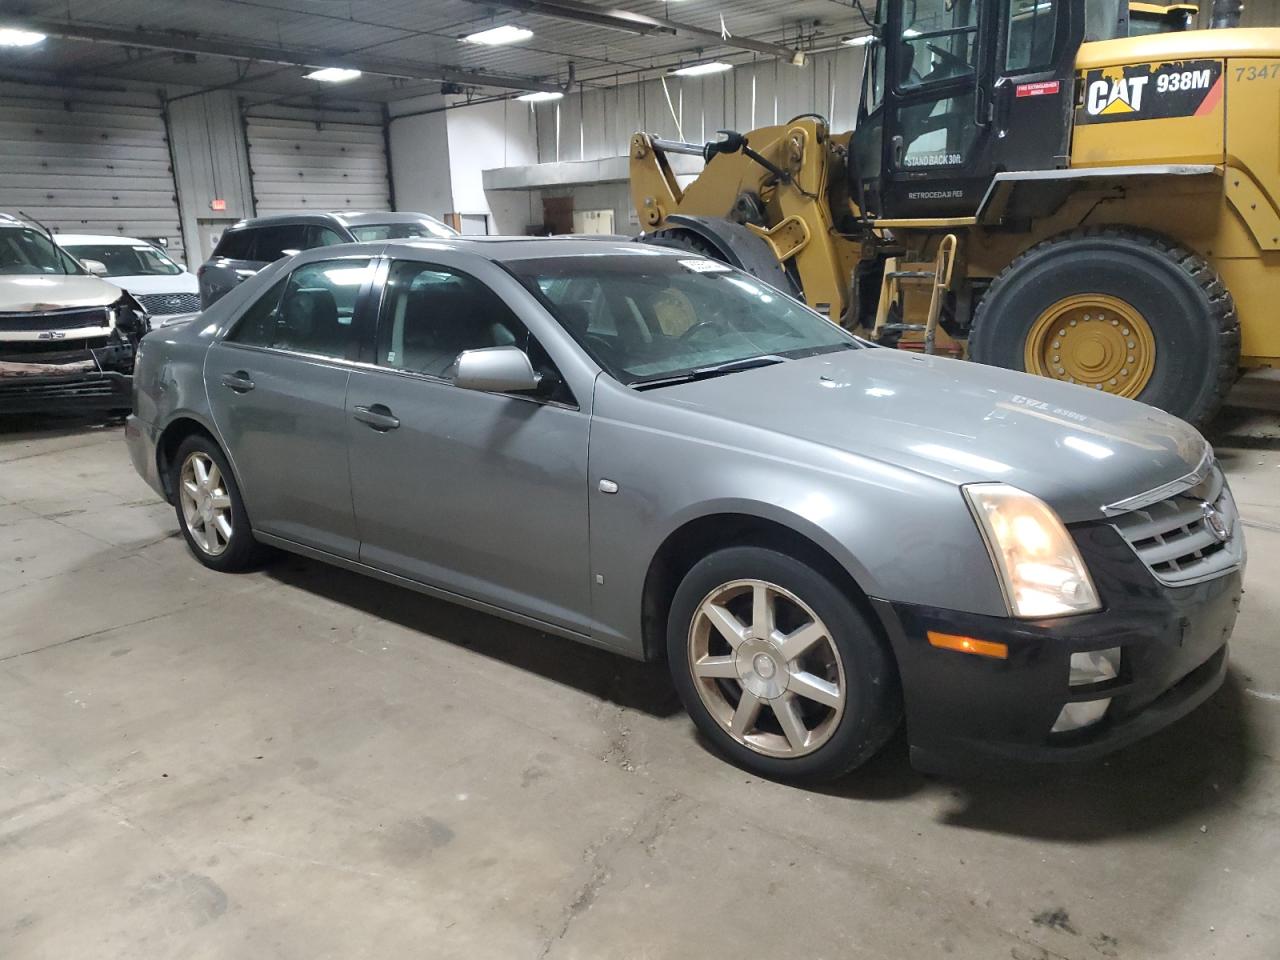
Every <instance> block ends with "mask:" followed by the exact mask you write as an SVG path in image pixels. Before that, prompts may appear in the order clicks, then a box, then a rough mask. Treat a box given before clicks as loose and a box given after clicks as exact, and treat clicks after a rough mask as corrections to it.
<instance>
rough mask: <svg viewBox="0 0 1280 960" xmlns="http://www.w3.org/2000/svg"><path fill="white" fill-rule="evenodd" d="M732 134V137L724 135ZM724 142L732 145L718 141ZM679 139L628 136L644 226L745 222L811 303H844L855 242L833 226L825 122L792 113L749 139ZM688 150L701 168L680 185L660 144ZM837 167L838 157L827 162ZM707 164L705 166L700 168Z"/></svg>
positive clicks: (826, 307) (837, 308)
mask: <svg viewBox="0 0 1280 960" xmlns="http://www.w3.org/2000/svg"><path fill="white" fill-rule="evenodd" d="M735 137H736V138H737V141H735V140H734V139H733V138H735ZM726 141H727V142H728V145H729V146H733V147H736V148H735V149H725V147H726ZM726 141H713V142H712V143H711V144H706V145H702V144H685V143H679V142H673V141H667V140H663V139H661V138H658V137H653V136H651V135H649V134H646V133H637V134H635V136H633V137H632V139H631V198H632V202H633V203H634V205H635V208H636V210H637V212H638V213H639V216H640V222H641V224H642V225H643V226H644V228H645V230H646V231H654V230H662V229H665V228H677V227H678V225H677V224H675V223H673V222H671V221H670V218H671V217H672V216H676V215H681V214H683V215H687V216H693V217H698V218H710V219H709V220H708V221H706V222H709V223H712V224H713V225H714V221H715V220H716V219H721V220H727V221H730V222H731V223H739V224H744V225H745V226H746V227H747V228H748V229H749V230H751V231H752V232H753V233H755V234H756V235H757V236H759V237H760V238H761V239H762V240H763V241H764V242H765V243H766V244H768V246H769V247H770V249H771V250H772V251H773V254H774V256H775V257H776V258H777V259H778V261H779V262H780V263H782V264H784V266H786V267H787V269H788V271H789V272H791V273H792V275H793V276H794V277H796V278H797V279H798V281H799V285H800V287H801V289H802V291H803V294H804V298H805V300H806V301H807V302H808V303H809V305H810V306H812V307H813V308H814V309H816V310H819V311H820V312H823V313H826V314H828V315H829V316H831V317H841V316H843V315H844V314H845V311H846V310H847V309H848V305H849V291H850V278H851V274H852V270H853V266H854V263H856V260H857V256H856V247H855V248H854V252H853V254H851V253H850V250H849V248H850V244H849V243H848V242H847V240H842V238H841V237H840V236H839V235H838V234H837V231H836V229H835V226H834V224H833V221H832V213H831V208H830V200H829V195H828V190H829V186H830V183H829V180H830V178H831V177H832V176H833V175H834V172H835V167H833V162H832V161H833V153H834V151H836V150H837V149H839V147H838V145H837V144H835V143H833V142H832V140H831V137H830V135H829V133H828V131H827V128H826V124H824V123H822V122H821V121H819V120H817V119H815V118H810V117H804V118H797V119H796V120H794V121H792V122H791V123H788V124H783V125H780V126H775V127H764V128H761V129H759V130H754V131H752V133H751V135H750V141H749V142H748V141H747V138H745V137H741V135H737V134H733V135H730V136H729V137H727V138H726ZM672 152H676V153H691V154H697V155H700V156H702V157H703V158H704V159H706V168H705V171H704V173H703V174H702V175H700V176H699V177H697V179H695V180H694V181H693V182H692V183H690V184H688V186H687V187H684V188H682V187H681V186H680V184H679V182H678V180H677V177H676V175H675V173H674V172H673V170H672V166H671V163H670V162H669V160H668V156H667V155H668V153H672ZM836 166H837V167H838V168H839V169H840V170H842V169H843V166H842V164H840V163H839V161H838V159H837V161H836ZM708 172H709V173H710V175H708Z"/></svg>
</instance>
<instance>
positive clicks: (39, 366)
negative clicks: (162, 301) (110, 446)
mask: <svg viewBox="0 0 1280 960" xmlns="http://www.w3.org/2000/svg"><path fill="white" fill-rule="evenodd" d="M148 327H149V321H148V318H147V312H146V310H144V309H143V308H142V306H141V305H140V304H139V303H138V301H137V300H135V299H134V298H133V297H132V296H130V295H129V294H128V293H126V292H125V291H123V290H121V289H120V288H119V287H117V286H115V285H114V284H111V283H108V282H107V281H105V280H100V279H99V278H97V277H94V276H90V275H89V274H88V273H87V272H86V271H85V269H84V267H82V266H81V265H80V263H79V262H78V261H77V260H76V259H75V258H73V257H71V256H70V255H68V254H67V253H66V252H65V251H63V250H62V249H61V248H59V247H58V245H57V244H56V243H54V242H53V239H52V237H51V236H50V235H49V233H48V231H47V230H45V229H43V228H42V227H40V226H39V225H38V224H34V223H28V222H26V221H24V220H20V219H18V218H16V217H13V216H10V215H8V214H0V413H33V412H39V413H43V412H48V411H54V410H108V411H114V410H121V411H127V410H129V409H130V407H131V405H132V400H131V393H132V374H133V358H134V354H135V352H136V349H137V346H138V340H139V339H140V338H141V337H142V335H143V334H144V333H146V331H147V329H148Z"/></svg>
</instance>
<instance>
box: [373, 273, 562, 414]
mask: <svg viewBox="0 0 1280 960" xmlns="http://www.w3.org/2000/svg"><path fill="white" fill-rule="evenodd" d="M504 346H515V347H519V348H520V349H521V350H524V351H525V353H527V354H528V355H529V360H530V362H531V363H532V364H533V367H534V369H535V370H537V371H538V372H539V373H541V374H542V375H543V377H544V379H545V381H546V383H547V393H545V394H544V396H546V397H548V398H549V399H554V400H559V401H561V402H569V403H571V402H572V401H573V397H572V395H571V394H569V392H568V388H567V387H566V386H565V385H564V383H563V380H562V378H561V377H560V374H559V372H558V371H557V370H556V369H555V367H554V365H553V364H552V362H551V358H550V357H549V356H548V355H547V353H546V351H545V350H544V349H543V348H542V346H541V344H539V343H538V342H537V341H536V340H535V339H534V338H533V336H532V335H531V334H530V333H529V329H528V328H527V327H526V326H525V325H524V324H523V323H522V322H521V321H520V320H519V319H518V318H517V317H516V315H515V314H514V313H512V311H511V308H510V307H508V306H507V305H506V304H505V303H504V302H503V301H502V299H501V298H500V297H499V296H498V295H497V294H496V293H494V292H493V291H492V290H490V289H489V287H488V286H486V285H485V284H484V283H482V282H481V281H479V280H477V279H476V278H475V277H472V276H470V275H469V274H465V273H462V272H460V271H457V270H453V269H451V268H449V267H441V266H436V265H434V264H428V263H419V262H417V261H412V260H396V261H393V262H392V264H391V269H390V271H389V272H388V274H387V282H386V289H385V291H384V293H383V297H382V310H381V315H380V317H379V320H378V352H377V363H378V365H379V366H383V367H390V368H392V369H395V370H409V371H412V372H414V373H425V374H429V375H430V376H433V377H441V378H446V379H447V378H449V377H451V376H452V375H453V372H454V365H455V363H456V361H457V359H458V354H460V353H462V352H463V351H464V350H478V349H481V348H484V347H504Z"/></svg>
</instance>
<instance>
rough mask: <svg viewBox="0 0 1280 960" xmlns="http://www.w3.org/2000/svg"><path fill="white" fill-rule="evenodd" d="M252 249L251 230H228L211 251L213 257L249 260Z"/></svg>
mask: <svg viewBox="0 0 1280 960" xmlns="http://www.w3.org/2000/svg"><path fill="white" fill-rule="evenodd" d="M252 247H253V231H252V230H228V231H226V232H225V233H224V234H223V235H222V237H221V238H220V239H219V240H218V245H217V246H216V247H215V248H214V250H213V255H214V256H215V257H226V258H227V259H228V260H251V259H253V258H252V257H251V256H250V252H251V248H252Z"/></svg>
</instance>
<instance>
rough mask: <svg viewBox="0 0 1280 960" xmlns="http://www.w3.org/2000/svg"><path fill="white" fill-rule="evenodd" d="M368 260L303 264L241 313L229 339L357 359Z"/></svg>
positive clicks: (254, 344) (262, 345)
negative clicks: (357, 315)
mask: <svg viewBox="0 0 1280 960" xmlns="http://www.w3.org/2000/svg"><path fill="white" fill-rule="evenodd" d="M370 270H371V268H370V261H369V260H322V261H320V262H319V263H308V264H306V265H305V266H302V267H299V268H298V269H297V270H295V271H293V273H292V274H290V275H289V278H288V279H287V280H282V281H280V282H279V283H277V284H276V285H275V286H274V287H272V288H271V290H270V291H268V292H267V293H266V294H264V295H263V296H262V297H261V298H260V299H259V300H258V301H257V302H256V303H254V305H253V306H252V307H250V308H249V310H248V311H247V312H246V313H245V315H244V316H243V317H242V318H241V320H240V323H239V324H238V325H237V326H236V328H235V330H233V331H232V333H231V336H230V337H229V339H230V340H232V341H234V342H236V343H246V344H251V345H253V346H259V347H277V348H279V349H282V350H296V351H298V352H299V353H310V354H315V355H317V356H322V357H333V358H335V359H339V360H341V359H350V358H354V357H355V355H356V351H357V340H358V334H357V329H356V326H355V323H354V318H355V309H356V301H357V300H358V298H359V296H360V290H361V289H362V288H363V287H364V285H365V283H366V282H367V281H368V279H369V275H370Z"/></svg>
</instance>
